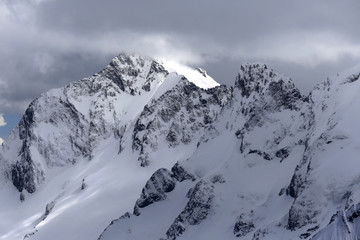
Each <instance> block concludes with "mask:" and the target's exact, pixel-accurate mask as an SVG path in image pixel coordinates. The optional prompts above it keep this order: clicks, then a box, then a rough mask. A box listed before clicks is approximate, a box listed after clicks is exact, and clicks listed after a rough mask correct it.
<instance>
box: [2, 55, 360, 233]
mask: <svg viewBox="0 0 360 240" xmlns="http://www.w3.org/2000/svg"><path fill="white" fill-rule="evenodd" d="M359 77H360V68H359V69H356V68H355V69H352V70H351V71H349V72H346V73H343V74H339V75H338V76H335V77H332V78H329V79H327V81H326V82H324V83H322V84H319V85H318V86H316V87H315V88H314V90H313V91H312V92H311V93H310V95H309V96H303V95H301V93H300V92H299V90H298V89H297V88H296V87H295V85H294V84H293V82H292V80H291V79H290V78H288V77H286V76H284V75H282V74H279V73H276V72H274V71H273V70H272V69H269V68H268V67H267V66H266V65H264V64H244V65H242V66H241V67H240V69H239V73H238V75H237V76H236V79H235V83H234V85H233V86H230V87H227V86H224V85H219V84H218V83H217V82H216V81H215V80H214V79H212V78H211V77H210V76H208V75H207V73H206V72H205V71H204V70H202V69H191V68H189V67H186V66H181V65H179V64H175V63H171V62H166V61H156V60H153V59H151V58H148V57H142V56H139V55H136V54H120V55H119V56H118V57H116V58H114V59H113V60H112V61H111V63H110V64H109V65H108V66H107V67H106V68H105V69H104V70H102V71H101V72H99V73H97V74H95V75H93V76H91V77H88V78H85V79H82V80H79V81H76V82H73V83H71V84H69V85H67V86H65V87H63V88H59V89H54V90H50V91H48V92H46V93H44V94H42V95H41V96H40V97H39V98H37V99H35V100H34V101H33V102H32V103H31V104H30V106H29V107H28V109H27V110H26V112H25V114H24V116H23V118H22V120H21V121H20V123H19V125H18V126H17V127H16V128H15V129H14V130H13V132H12V133H11V135H10V136H9V137H8V138H7V139H6V141H5V143H4V145H3V146H2V147H0V170H1V172H2V175H1V180H0V182H1V184H0V199H1V203H2V204H1V205H0V217H1V219H3V220H2V221H1V224H0V239H39V240H43V239H69V240H71V239H73V240H75V239H76V240H79V239H101V240H111V239H133V240H140V239H156V240H159V239H183V240H185V239H186V240H190V239H253V240H255V239H306V238H307V239H314V240H315V239H357V238H358V237H360V233H358V227H357V226H358V224H359V223H360V222H359V219H360V218H359V219H358V216H359V215H360V213H359V211H358V210H357V209H358V206H359V203H360V191H359V190H358V189H359V188H358V186H359V184H360V182H359V179H360V177H359V176H360V171H358V170H357V166H358V165H359V164H358V163H357V156H358V155H359V153H360V138H359V137H358V135H359V134H358V133H359V128H358V127H357V124H358V122H359V120H360V112H359V110H358V108H357V104H358V103H360V99H358V98H359V97H358V94H357V93H358V92H359V91H360V81H358V79H359Z"/></svg>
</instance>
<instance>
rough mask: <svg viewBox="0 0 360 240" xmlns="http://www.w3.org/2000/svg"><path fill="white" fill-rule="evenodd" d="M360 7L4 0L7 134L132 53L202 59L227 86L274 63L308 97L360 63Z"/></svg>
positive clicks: (198, 62)
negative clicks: (252, 68)
mask: <svg viewBox="0 0 360 240" xmlns="http://www.w3.org/2000/svg"><path fill="white" fill-rule="evenodd" d="M359 12H360V1H359V0H341V1H339V0H317V1H313V0H302V1H295V0H272V1H269V0H246V1H245V0H227V1H219V0H182V1H170V0H141V1H140V0H102V1H100V0H0V138H5V137H6V136H7V135H8V134H9V132H10V130H11V129H12V128H13V127H14V125H16V124H17V122H18V121H19V119H20V117H21V115H22V114H23V112H24V111H25V108H26V106H27V105H28V104H29V102H30V101H31V100H32V99H34V98H35V97H37V96H39V94H40V93H41V92H44V91H46V90H48V89H51V88H54V87H60V86H63V85H65V84H66V83H68V82H70V81H74V80H77V79H80V78H83V77H86V76H88V75H92V74H93V73H95V72H98V71H99V70H101V69H102V68H103V67H104V66H105V65H107V63H108V62H109V61H110V60H111V58H112V57H114V56H116V55H117V54H118V53H119V52H122V51H129V52H137V53H140V54H144V55H149V56H152V57H165V58H168V59H171V60H176V61H180V62H182V63H185V64H189V65H191V66H200V67H202V68H205V69H206V70H207V71H208V72H209V74H210V75H212V76H213V77H214V78H215V79H216V80H217V81H218V82H220V83H224V84H232V82H233V81H234V76H235V75H236V72H237V69H238V67H239V66H240V64H241V63H243V62H246V61H248V62H254V61H256V62H258V61H260V62H265V63H267V64H268V65H269V66H270V67H272V68H274V69H276V70H277V71H280V72H283V73H285V74H286V75H288V76H290V77H292V78H293V80H294V81H295V83H296V84H297V86H298V87H299V88H300V90H301V91H302V92H303V93H304V94H306V93H307V92H309V90H310V89H311V88H312V87H313V85H314V84H315V83H317V82H319V81H322V80H324V79H325V78H326V76H331V75H334V74H336V73H337V72H339V71H343V70H346V69H347V68H350V67H352V66H354V65H356V64H357V63H359V62H360V61H359V60H360V41H359V39H360V38H359V37H360V27H359V26H358V25H359V23H360V14H359ZM0 141H1V139H0Z"/></svg>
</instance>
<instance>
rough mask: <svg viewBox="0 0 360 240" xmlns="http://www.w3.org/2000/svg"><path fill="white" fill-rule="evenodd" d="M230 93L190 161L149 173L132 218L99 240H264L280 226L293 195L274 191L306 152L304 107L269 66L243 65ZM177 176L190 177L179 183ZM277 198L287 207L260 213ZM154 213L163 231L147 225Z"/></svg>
mask: <svg viewBox="0 0 360 240" xmlns="http://www.w3.org/2000/svg"><path fill="white" fill-rule="evenodd" d="M215 89H216V88H215ZM228 91H230V92H231V98H230V100H227V101H226V102H225V105H224V107H223V108H222V110H221V111H220V113H219V114H218V116H217V117H216V119H214V120H212V121H211V122H210V125H209V127H207V128H206V129H205V130H206V131H205V133H204V134H203V136H202V137H201V139H200V140H199V143H198V144H197V148H196V150H195V152H194V153H193V154H192V155H191V157H190V158H188V159H186V160H183V161H180V162H179V163H177V164H176V165H174V167H173V168H172V169H171V171H168V170H165V169H162V170H161V171H157V172H156V173H154V175H153V176H152V177H151V178H150V180H149V181H148V183H146V185H145V187H144V189H143V191H142V193H141V196H140V198H139V199H138V200H137V201H136V204H135V207H134V212H133V214H130V213H127V214H126V215H124V216H126V217H121V218H119V219H118V220H116V221H114V222H113V223H112V224H111V225H110V226H109V227H108V228H107V229H106V230H105V231H104V232H103V234H102V235H101V237H100V239H102V240H103V239H104V240H105V239H106V240H109V239H117V238H121V239H146V238H147V237H149V236H151V239H221V238H223V239H236V237H245V238H246V239H251V238H252V237H253V236H255V235H256V236H258V235H259V236H260V235H264V236H265V235H267V233H268V231H270V230H268V228H269V229H270V225H271V224H282V225H283V227H285V225H286V223H285V222H282V221H280V222H279V218H280V219H281V218H282V217H285V216H286V215H287V213H288V207H289V206H290V205H291V198H289V197H287V196H285V195H283V194H282V195H281V196H279V195H278V193H279V192H284V187H285V186H286V185H287V184H288V183H289V182H290V179H291V174H292V173H293V171H294V168H295V166H296V164H297V163H298V161H299V159H300V156H301V153H302V152H303V150H304V144H305V143H304V142H303V141H302V139H303V138H305V137H306V136H307V131H308V130H309V121H310V116H311V114H310V113H309V112H310V107H309V103H308V102H307V99H306V98H304V97H303V96H301V94H300V93H299V91H298V90H297V89H296V88H295V86H294V84H293V83H292V81H291V79H289V78H288V77H286V76H283V75H280V74H278V73H275V72H274V71H273V70H271V69H267V67H266V65H259V64H246V65H244V66H242V67H241V68H240V72H239V74H238V76H237V78H236V82H235V88H230V89H229V90H228ZM224 96H226V95H224ZM172 115H174V114H172ZM174 169H181V171H179V170H178V171H175V170H174ZM175 172H181V173H182V175H186V176H191V177H188V178H186V179H184V180H183V181H178V180H177V178H176V177H174V175H175ZM155 179H157V180H156V181H155ZM169 186H171V187H169ZM165 199H166V201H165ZM276 201H280V202H282V203H283V204H284V206H287V207H285V208H284V209H281V210H279V211H278V212H276V213H274V214H269V216H264V214H263V213H264V212H269V213H270V212H275V211H276V210H271V208H277V209H278V208H279V207H278V206H277V204H275V202H276ZM264 202H265V203H264ZM144 203H146V204H144ZM168 209H171V211H170V212H169V211H168ZM155 214H156V216H157V224H158V225H161V227H159V228H155V227H149V228H144V226H145V225H146V224H147V223H148V221H149V219H150V218H151V217H154V215H155ZM204 229H207V230H204ZM210 229H216V232H214V231H211V230H210ZM255 239H257V238H255Z"/></svg>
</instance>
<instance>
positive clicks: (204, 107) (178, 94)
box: [132, 77, 232, 166]
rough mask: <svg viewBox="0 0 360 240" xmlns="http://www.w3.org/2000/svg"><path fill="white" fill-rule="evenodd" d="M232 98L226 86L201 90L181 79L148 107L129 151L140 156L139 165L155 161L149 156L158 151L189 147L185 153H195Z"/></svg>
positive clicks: (138, 123)
mask: <svg viewBox="0 0 360 240" xmlns="http://www.w3.org/2000/svg"><path fill="white" fill-rule="evenodd" d="M231 97H232V91H231V89H228V88H227V87H225V86H219V87H215V88H211V89H207V90H204V89H201V88H199V87H197V86H196V85H194V84H193V83H191V82H189V81H187V79H186V78H185V77H183V78H182V79H181V81H179V82H178V84H177V85H176V86H175V87H174V88H172V89H171V90H169V91H167V92H166V93H165V94H163V95H162V96H161V97H160V98H158V99H157V100H154V101H152V102H150V103H149V104H147V105H146V106H145V107H144V110H143V112H142V113H141V115H140V117H139V118H138V120H137V122H136V124H135V127H134V131H133V137H132V149H133V150H134V151H136V152H139V158H138V160H139V161H140V163H141V165H142V166H146V165H148V164H149V162H151V161H156V159H155V157H153V156H152V155H153V152H156V151H157V150H158V149H159V148H160V149H161V150H164V149H172V148H178V147H181V146H190V147H191V149H192V150H190V149H188V150H187V151H190V152H192V151H194V150H195V147H196V144H197V143H198V141H199V139H200V138H201V137H202V136H203V135H204V133H205V132H206V131H207V130H208V128H210V127H211V124H212V123H213V122H214V121H215V120H216V118H217V116H218V114H219V113H220V111H221V110H222V108H223V107H224V105H225V104H227V103H228V102H229V101H230V99H231ZM157 161H159V160H157ZM160 161H164V160H160Z"/></svg>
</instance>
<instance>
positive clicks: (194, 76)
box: [159, 59, 220, 89]
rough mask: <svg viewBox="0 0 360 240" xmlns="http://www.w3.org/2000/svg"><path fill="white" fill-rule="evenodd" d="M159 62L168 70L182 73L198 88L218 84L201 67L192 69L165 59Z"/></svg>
mask: <svg viewBox="0 0 360 240" xmlns="http://www.w3.org/2000/svg"><path fill="white" fill-rule="evenodd" d="M159 62H161V63H162V65H163V66H164V67H165V68H166V70H168V71H169V72H177V73H178V74H180V75H184V76H185V77H186V78H187V79H188V80H189V81H190V82H192V83H194V84H195V85H196V86H198V87H200V88H203V89H209V88H213V87H216V86H219V85H220V84H219V83H218V82H216V81H215V80H214V79H213V78H212V77H210V76H209V75H207V73H206V72H205V71H204V70H203V69H201V68H198V69H193V68H190V67H187V66H184V65H181V64H179V63H176V62H172V61H167V60H165V59H161V60H159Z"/></svg>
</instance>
